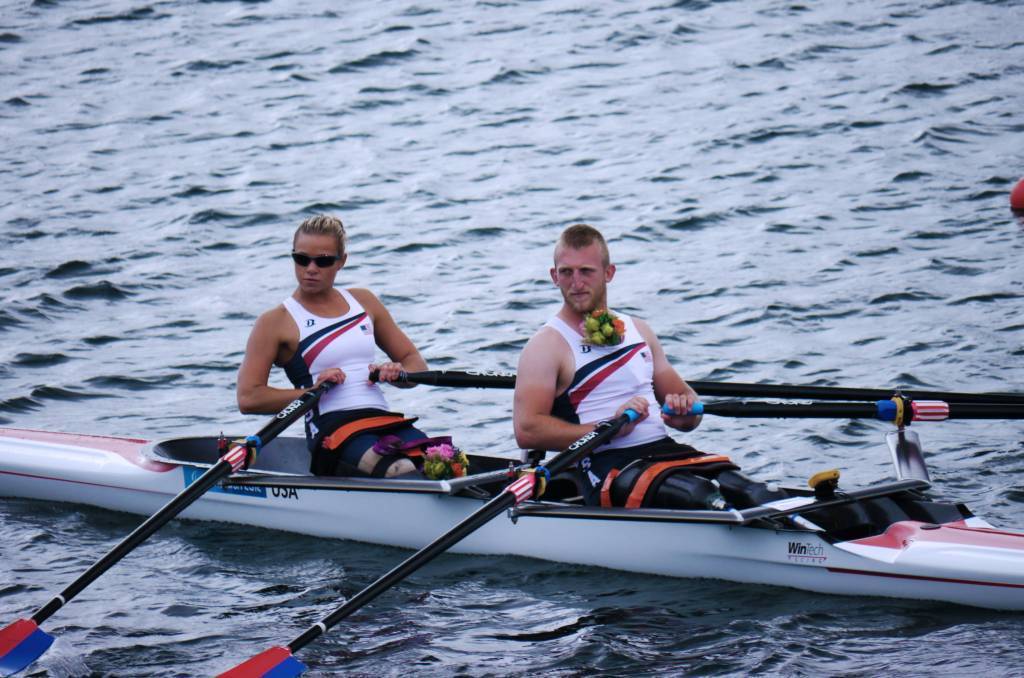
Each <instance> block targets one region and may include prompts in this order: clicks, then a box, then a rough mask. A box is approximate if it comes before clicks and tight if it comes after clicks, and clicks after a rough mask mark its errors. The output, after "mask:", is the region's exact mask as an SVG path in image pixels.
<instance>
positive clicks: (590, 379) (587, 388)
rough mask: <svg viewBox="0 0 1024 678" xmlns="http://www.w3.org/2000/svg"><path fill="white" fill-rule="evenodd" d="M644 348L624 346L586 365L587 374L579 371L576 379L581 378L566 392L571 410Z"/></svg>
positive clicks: (640, 344)
mask: <svg viewBox="0 0 1024 678" xmlns="http://www.w3.org/2000/svg"><path fill="white" fill-rule="evenodd" d="M645 348H647V344H646V343H644V342H640V343H639V344H633V345H632V346H626V347H624V348H621V349H619V350H618V351H616V352H615V353H612V354H611V355H609V356H607V357H606V358H604V359H602V360H598V361H594V362H593V363H590V365H587V368H589V369H588V370H587V373H585V374H584V373H583V372H584V371H583V370H580V374H578V377H583V378H582V379H579V378H578V380H577V383H574V384H571V385H570V386H569V389H568V390H567V391H566V394H567V395H568V396H569V403H570V404H571V405H572V407H573V409H576V408H577V407H578V406H579V404H580V403H581V402H583V400H584V399H585V398H586V397H587V396H588V395H590V394H591V393H592V392H593V391H594V389H596V388H597V387H598V386H600V385H601V382H603V381H604V380H605V379H607V378H608V377H610V376H612V375H613V374H615V371H616V370H618V369H619V368H621V367H622V366H623V365H625V364H626V363H628V362H629V361H630V360H631V359H632V358H633V356H635V355H636V354H637V353H638V352H640V351H642V350H643V349H645Z"/></svg>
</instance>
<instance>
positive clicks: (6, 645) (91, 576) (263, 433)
mask: <svg viewBox="0 0 1024 678" xmlns="http://www.w3.org/2000/svg"><path fill="white" fill-rule="evenodd" d="M331 386H333V382H324V383H322V384H320V386H318V387H317V388H315V389H313V390H311V391H308V392H306V393H304V394H303V395H302V396H301V397H299V398H297V399H296V400H293V401H292V402H291V403H289V404H288V406H287V407H285V408H284V409H283V410H281V411H280V412H278V413H277V415H276V416H275V417H274V418H273V419H271V420H270V422H269V423H268V424H267V425H266V426H264V427H263V428H262V429H260V431H259V433H257V434H256V435H252V436H249V437H248V438H246V439H245V440H242V441H237V442H236V443H234V444H233V445H231V446H230V447H229V449H228V451H227V452H225V453H224V456H222V457H221V458H220V460H219V461H218V462H217V463H216V464H214V465H213V467H211V468H210V469H209V470H208V471H206V473H204V474H203V475H201V476H199V478H197V479H196V481H195V482H193V483H192V484H191V485H189V486H188V487H186V488H185V489H184V490H182V491H181V492H180V493H179V494H178V495H177V496H176V497H174V499H172V500H171V501H169V502H168V503H167V505H166V506H164V507H163V508H162V509H160V510H159V511H157V512H156V513H154V514H153V515H152V516H150V517H149V518H148V519H147V520H146V521H145V522H144V523H142V524H141V525H139V526H138V527H137V528H135V530H134V531H133V532H132V533H131V534H129V535H128V536H127V537H125V538H124V539H122V540H121V542H120V543H119V544H117V546H115V547H114V548H112V549H110V551H108V552H107V554H106V555H105V556H103V557H102V558H100V559H99V560H98V561H96V563H94V564H93V566H92V567H90V568H89V569H88V570H86V571H85V573H84V574H82V575H81V576H80V577H78V579H76V580H75V581H73V582H71V584H69V585H68V587H67V588H65V589H64V590H63V591H61V592H60V594H59V595H57V596H55V597H54V598H53V599H52V600H50V602H48V603H47V604H46V605H44V606H43V607H41V608H39V610H37V611H36V613H35V614H33V615H32V616H31V617H30V618H28V619H19V620H17V621H15V622H14V623H12V624H10V625H8V626H7V627H6V628H4V629H3V630H0V675H3V676H10V675H13V674H15V673H17V672H19V671H21V670H22V669H24V668H25V667H27V666H28V665H29V664H31V663H32V662H34V661H35V660H36V659H38V658H39V657H40V656H42V654H43V653H44V652H46V650H47V649H48V648H49V647H50V645H51V644H52V643H53V641H54V637H53V636H51V635H50V634H48V633H46V632H45V631H43V630H42V629H41V628H39V625H40V624H42V623H43V622H44V621H46V620H47V619H49V617H50V616H51V615H52V614H53V613H54V612H56V611H57V610H59V609H60V608H62V607H63V606H64V605H65V604H66V603H67V602H68V601H70V600H71V599H72V598H74V597H75V596H76V595H78V594H79V593H81V591H82V590H83V589H85V587H87V586H88V585H89V584H91V583H92V582H94V581H95V580H96V579H98V578H99V577H100V575H102V574H103V573H104V572H106V571H107V570H108V569H110V568H111V567H112V566H113V565H114V564H115V563H117V562H118V561H119V560H121V559H122V558H124V557H125V556H126V555H128V554H129V553H131V552H132V551H133V550H134V549H135V547H137V546H138V545H139V544H141V543H142V542H143V541H145V540H146V539H147V538H149V537H150V535H152V534H153V533H154V532H156V531H157V530H158V529H160V528H161V527H163V526H164V525H166V524H167V523H168V522H169V521H170V520H171V519H173V518H174V517H175V516H177V515H178V514H179V513H181V512H182V511H184V510H185V509H186V508H188V506H189V505H190V504H192V503H193V502H194V501H195V500H197V499H199V497H201V496H202V495H203V494H205V493H206V491H207V490H209V489H210V488H212V487H213V486H214V485H216V484H217V483H218V482H220V481H221V480H223V479H224V478H226V477H228V476H229V475H231V474H232V473H234V472H235V471H238V470H239V469H246V468H249V466H251V465H252V463H253V462H254V461H255V460H256V455H257V453H258V452H259V450H260V448H261V447H262V446H263V445H265V444H267V443H269V442H270V441H271V440H273V439H274V438H276V437H277V436H278V435H279V434H280V433H281V432H282V431H284V430H285V429H286V428H288V427H289V426H291V425H292V424H293V423H294V422H295V421H296V420H297V419H299V417H301V416H302V415H303V414H305V413H306V412H307V411H308V410H309V409H310V408H311V407H313V406H314V405H315V404H316V403H317V401H318V400H320V397H321V396H322V395H323V394H324V393H326V392H327V390H328V389H330V388H331Z"/></svg>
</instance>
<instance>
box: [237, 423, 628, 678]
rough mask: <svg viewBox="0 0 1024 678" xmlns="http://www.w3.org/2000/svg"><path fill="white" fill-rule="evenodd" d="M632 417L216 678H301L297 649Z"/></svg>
mask: <svg viewBox="0 0 1024 678" xmlns="http://www.w3.org/2000/svg"><path fill="white" fill-rule="evenodd" d="M636 417H637V413H636V412H634V411H633V410H626V412H625V413H624V414H622V415H620V416H619V417H618V418H616V419H614V420H612V421H604V422H601V423H599V424H598V425H597V426H596V427H595V428H594V430H593V431H591V432H589V433H587V434H586V435H585V436H583V437H582V438H580V439H579V440H577V441H576V442H574V443H573V444H572V445H570V446H569V447H567V448H565V450H563V451H562V452H560V453H558V454H557V455H556V456H555V457H554V458H553V459H552V460H551V462H550V463H549V464H547V465H546V467H538V468H536V469H534V473H529V474H526V475H523V476H521V477H520V478H519V479H518V480H516V481H515V482H514V483H512V484H510V485H509V486H508V487H506V488H505V489H504V490H503V491H502V492H501V493H499V494H498V495H497V496H495V497H494V498H493V499H491V500H490V501H488V502H487V503H486V504H484V505H483V506H482V507H480V508H479V509H478V510H477V511H476V512H474V513H473V514H472V515H470V516H469V517H467V518H466V519H465V520H463V521H462V522H461V523H459V524H458V525H456V526H455V527H453V528H452V529H451V530H449V531H448V532H446V533H445V534H443V535H441V536H440V537H438V538H437V539H435V540H434V541H433V542H431V543H430V544H428V545H426V546H425V547H423V548H422V549H420V550H419V551H417V552H416V553H414V554H413V555H412V556H410V557H409V558H407V559H406V560H405V561H404V562H402V563H401V564H400V565H398V566H397V567H395V568H394V569H392V570H391V571H390V572H388V573H387V574H385V575H383V576H382V577H380V578H379V579H377V580H376V581H375V582H373V583H372V584H370V585H369V586H367V587H366V588H364V589H363V590H362V591H360V592H359V593H357V594H355V595H354V596H352V598H350V599H349V600H348V601H347V602H346V603H345V604H344V605H342V606H341V607H339V608H338V609H336V610H335V611H334V612H332V613H331V614H329V615H327V616H326V617H324V618H323V619H321V620H320V621H318V622H317V623H316V624H314V625H313V626H311V627H309V628H308V629H307V630H306V631H305V632H304V633H303V634H302V635H300V636H298V637H297V638H295V640H293V641H292V642H290V643H288V645H286V646H285V645H280V646H276V647H272V648H270V649H269V650H264V651H263V652H261V653H260V654H258V655H256V656H255V657H253V658H251V659H248V660H246V661H245V662H243V663H241V664H239V665H238V666H236V667H234V668H233V669H230V670H228V671H226V672H225V673H222V674H220V678H262V677H264V676H266V677H267V678H270V677H271V676H272V677H273V678H287V677H289V676H299V675H302V673H303V672H304V671H305V670H306V666H305V664H303V663H302V662H301V661H299V660H298V659H296V658H295V657H294V656H293V653H295V652H297V651H299V650H300V649H302V648H303V647H305V646H306V645H308V644H309V643H311V642H312V641H313V640H315V639H316V638H318V637H319V636H321V635H323V634H324V633H326V632H327V630H328V629H330V628H331V627H333V626H334V625H335V624H337V623H338V622H340V621H341V620H342V619H344V618H345V617H348V616H349V615H350V614H352V613H353V612H355V611H356V610H358V609H359V608H361V607H363V606H364V605H366V604H367V603H369V602H370V601H371V600H373V599H374V598H376V597H377V596H379V595H380V594H381V593H383V592H384V591H386V590H387V589H389V588H391V587H392V586H394V585H395V584H397V583H398V582H400V581H402V580H403V579H405V578H406V577H408V576H409V575H410V574H412V573H413V572H415V571H416V570H418V569H419V568H421V567H423V566H424V565H426V564H427V563H429V562H430V561H431V560H433V559H434V558H436V557H437V556H439V555H441V554H442V553H444V552H445V551H447V550H448V549H449V548H451V547H452V546H454V545H455V544H457V543H459V542H460V541H462V540H463V539H464V538H466V537H467V536H469V535H470V534H472V533H473V532H475V531H476V530H477V529H478V528H480V527H482V526H483V525H485V524H486V523H488V522H489V521H490V520H491V519H492V518H494V517H495V516H497V515H498V514H500V513H502V512H503V511H505V510H506V509H508V508H511V507H512V506H513V505H515V504H519V503H520V502H523V501H525V500H527V499H529V498H530V497H532V496H533V488H534V483H535V482H536V477H537V473H543V474H544V475H545V476H553V475H555V474H558V473H561V472H562V471H564V470H566V469H567V468H569V467H570V466H572V465H573V464H575V463H576V462H577V461H578V460H579V459H581V458H582V457H584V456H586V455H587V454H589V453H590V452H591V451H592V450H594V449H595V448H597V447H598V446H599V445H601V444H602V443H604V442H605V441H607V440H608V439H610V438H611V437H612V436H614V435H615V434H616V433H617V432H618V430H619V429H620V428H622V426H623V425H625V424H626V423H627V422H629V421H632V420H633V419H636Z"/></svg>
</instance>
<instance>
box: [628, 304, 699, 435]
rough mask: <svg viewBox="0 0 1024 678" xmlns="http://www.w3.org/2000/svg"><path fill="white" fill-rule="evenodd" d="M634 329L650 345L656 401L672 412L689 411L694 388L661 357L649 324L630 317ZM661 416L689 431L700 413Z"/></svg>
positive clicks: (658, 344)
mask: <svg viewBox="0 0 1024 678" xmlns="http://www.w3.org/2000/svg"><path fill="white" fill-rule="evenodd" d="M633 322H634V323H635V324H636V329H637V331H638V332H640V336H642V337H643V338H644V341H646V342H647V347H648V348H650V349H651V358H652V360H653V362H654V396H655V397H656V398H657V399H658V402H659V403H661V404H663V405H668V406H669V407H671V408H672V410H673V411H675V412H680V413H681V412H689V411H690V408H692V407H693V404H694V403H695V402H697V392H696V391H694V390H693V389H692V388H690V385H689V384H687V383H686V382H685V381H684V380H683V378H682V377H680V376H679V373H678V372H676V370H675V368H674V367H672V365H671V364H669V362H668V358H667V357H665V351H664V350H663V349H662V348H661V343H660V342H659V341H658V337H656V336H655V335H654V332H653V331H652V330H651V328H650V326H649V325H648V324H647V323H646V322H644V321H643V320H640V319H638V318H634V319H633ZM661 418H662V420H663V421H664V422H665V424H666V425H667V426H671V427H672V428H674V429H677V430H680V431H692V430H693V429H695V428H697V427H698V426H699V425H700V421H701V417H700V416H699V415H698V416H694V415H690V416H680V415H667V414H665V413H662V415H661Z"/></svg>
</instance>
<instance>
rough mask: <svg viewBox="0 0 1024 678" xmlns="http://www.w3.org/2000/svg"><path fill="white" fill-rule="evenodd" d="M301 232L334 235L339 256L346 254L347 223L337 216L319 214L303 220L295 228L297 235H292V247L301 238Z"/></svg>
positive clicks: (304, 233) (293, 247)
mask: <svg viewBox="0 0 1024 678" xmlns="http://www.w3.org/2000/svg"><path fill="white" fill-rule="evenodd" d="M300 233H302V234H303V235H330V236H334V239H335V240H337V242H338V256H339V257H340V256H341V255H343V254H345V225H344V224H343V223H341V219H339V218H337V217H332V216H330V215H329V214H317V215H316V216H314V217H309V218H308V219H306V220H305V221H303V222H302V223H301V224H299V227H298V228H297V229H295V235H294V236H293V237H292V249H295V241H296V240H298V239H299V234H300Z"/></svg>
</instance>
